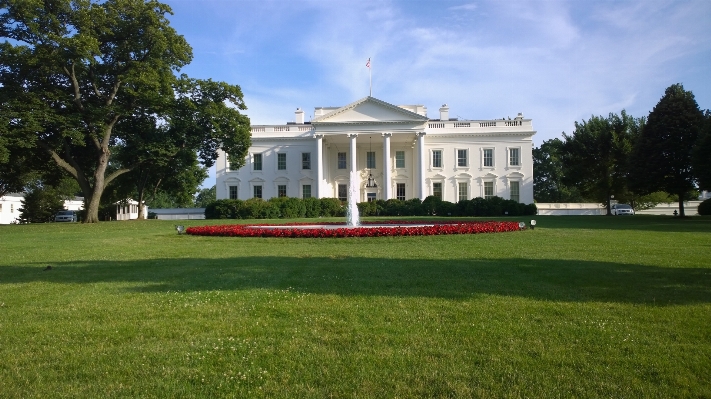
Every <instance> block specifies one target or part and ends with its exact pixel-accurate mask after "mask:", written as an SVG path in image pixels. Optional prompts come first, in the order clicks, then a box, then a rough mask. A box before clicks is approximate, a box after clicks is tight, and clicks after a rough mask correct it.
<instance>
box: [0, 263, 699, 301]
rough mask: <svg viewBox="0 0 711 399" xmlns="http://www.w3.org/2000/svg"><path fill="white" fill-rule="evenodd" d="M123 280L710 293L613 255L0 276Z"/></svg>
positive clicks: (388, 292) (638, 295) (10, 275)
mask: <svg viewBox="0 0 711 399" xmlns="http://www.w3.org/2000/svg"><path fill="white" fill-rule="evenodd" d="M37 281H41V282H51V283H60V284H61V283H66V284H93V283H129V285H131V288H128V290H130V291H134V292H147V293H149V292H166V291H179V292H188V291H209V290H228V291H239V290H248V289H286V288H291V289H293V290H296V291H300V292H307V293H313V294H333V295H342V296H392V297H426V298H427V297H429V298H449V299H467V298H472V297H476V296H478V295H482V294H489V295H500V296H510V297H520V298H530V299H536V300H547V301H561V302H591V301H594V302H610V303H639V304H656V305H675V304H690V303H710V302H711V269H709V268H660V267H653V266H642V265H628V264H617V263H610V262H587V261H573V262H571V261H561V260H531V259H517V258H511V259H498V260H457V261H452V260H442V261H438V260H402V259H386V258H365V257H333V258H324V257H320V258H309V257H302V258H298V257H278V256H263V257H244V258H227V259H196V258H184V259H153V260H141V261H101V262H72V263H68V264H57V265H54V266H53V268H52V270H48V271H44V270H43V269H42V268H41V267H38V266H37V267H30V266H23V267H19V266H17V267H14V266H5V267H0V282H2V283H1V284H8V283H29V282H37Z"/></svg>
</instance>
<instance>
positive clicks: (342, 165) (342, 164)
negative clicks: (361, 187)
mask: <svg viewBox="0 0 711 399" xmlns="http://www.w3.org/2000/svg"><path fill="white" fill-rule="evenodd" d="M338 169H346V153H345V152H339V153H338Z"/></svg>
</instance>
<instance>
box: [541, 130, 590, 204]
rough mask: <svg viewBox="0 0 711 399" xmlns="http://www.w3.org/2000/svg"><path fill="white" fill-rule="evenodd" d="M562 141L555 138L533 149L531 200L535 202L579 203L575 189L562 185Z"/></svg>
mask: <svg viewBox="0 0 711 399" xmlns="http://www.w3.org/2000/svg"><path fill="white" fill-rule="evenodd" d="M562 150H563V141H562V140H560V139H558V138H555V139H551V140H547V141H544V142H543V143H542V144H541V146H540V147H538V148H534V149H533V198H534V199H535V200H536V201H537V202H581V201H583V198H582V196H581V195H580V193H579V192H578V190H577V189H576V188H575V187H569V186H567V185H565V184H564V183H563V163H562V161H561V152H562Z"/></svg>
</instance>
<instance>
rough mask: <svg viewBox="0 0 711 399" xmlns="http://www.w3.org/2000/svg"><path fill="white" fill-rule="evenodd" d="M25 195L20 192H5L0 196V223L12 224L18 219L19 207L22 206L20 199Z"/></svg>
mask: <svg viewBox="0 0 711 399" xmlns="http://www.w3.org/2000/svg"><path fill="white" fill-rule="evenodd" d="M23 198H25V195H24V194H22V193H13V194H7V195H4V196H2V197H0V224H13V223H18V222H19V221H20V208H21V207H22V199H23Z"/></svg>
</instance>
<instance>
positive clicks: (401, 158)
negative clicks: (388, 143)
mask: <svg viewBox="0 0 711 399" xmlns="http://www.w3.org/2000/svg"><path fill="white" fill-rule="evenodd" d="M404 167H405V151H395V168H397V169H403V168H404Z"/></svg>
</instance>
